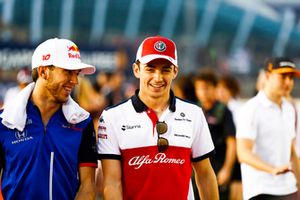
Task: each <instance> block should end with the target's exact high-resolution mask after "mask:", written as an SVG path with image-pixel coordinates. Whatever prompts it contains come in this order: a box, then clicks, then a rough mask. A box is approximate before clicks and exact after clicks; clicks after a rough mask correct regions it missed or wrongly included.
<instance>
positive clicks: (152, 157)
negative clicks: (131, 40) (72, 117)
mask: <svg viewBox="0 0 300 200" xmlns="http://www.w3.org/2000/svg"><path fill="white" fill-rule="evenodd" d="M133 72H134V75H135V77H136V78H138V79H139V90H138V91H136V94H135V95H134V96H133V97H132V98H130V99H129V100H127V101H125V102H123V103H121V104H119V105H117V106H115V107H112V108H109V109H106V110H105V111H104V112H103V114H102V116H101V117H100V120H99V122H100V123H99V137H98V138H99V142H98V147H99V149H98V151H99V153H100V156H101V159H102V160H101V161H102V168H103V175H104V182H103V187H104V198H105V199H122V198H123V199H125V200H127V199H128V200H129V199H130V200H133V199H158V200H160V199H174V200H177V199H178V200H182V199H193V198H194V197H193V194H192V187H190V186H191V185H190V180H191V175H192V167H193V168H194V170H195V177H196V182H197V185H198V189H199V192H200V196H201V198H202V199H211V200H217V199H218V189H217V182H216V176H215V174H214V172H213V169H212V167H211V165H210V161H209V157H210V156H211V155H212V154H213V152H214V145H213V143H212V140H211V137H210V133H209V130H208V127H207V123H206V121H205V118H204V115H203V112H202V111H201V109H200V108H199V107H198V106H196V105H194V104H191V103H187V102H185V101H183V100H180V99H178V98H177V97H175V96H174V94H173V92H172V91H171V83H172V81H173V79H175V78H176V76H177V73H178V63H177V52H176V45H175V43H174V42H173V41H172V40H170V39H168V38H165V37H161V36H155V37H148V38H146V39H145V40H144V41H143V42H142V43H141V45H140V47H139V49H138V52H137V56H136V62H135V63H134V64H133Z"/></svg>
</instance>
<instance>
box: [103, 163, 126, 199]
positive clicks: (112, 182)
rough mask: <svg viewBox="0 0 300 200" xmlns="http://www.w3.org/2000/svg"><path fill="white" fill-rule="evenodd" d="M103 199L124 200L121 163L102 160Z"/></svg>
mask: <svg viewBox="0 0 300 200" xmlns="http://www.w3.org/2000/svg"><path fill="white" fill-rule="evenodd" d="M101 163H102V170H103V197H104V199H105V200H110V199H122V198H123V194H122V179H121V178H122V171H121V161H120V160H114V159H102V160H101Z"/></svg>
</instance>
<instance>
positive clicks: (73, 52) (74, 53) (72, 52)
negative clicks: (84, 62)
mask: <svg viewBox="0 0 300 200" xmlns="http://www.w3.org/2000/svg"><path fill="white" fill-rule="evenodd" d="M68 52H69V53H68V56H69V58H77V59H79V58H80V54H79V48H78V47H77V46H76V45H72V46H70V47H68Z"/></svg>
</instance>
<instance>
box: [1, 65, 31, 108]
mask: <svg viewBox="0 0 300 200" xmlns="http://www.w3.org/2000/svg"><path fill="white" fill-rule="evenodd" d="M30 82H32V78H31V70H30V69H29V68H28V67H23V68H22V69H21V70H20V71H19V72H18V74H17V84H18V85H17V86H15V87H12V88H9V89H8V90H7V92H6V93H5V96H4V106H5V104H7V103H8V102H11V101H12V100H13V99H15V98H16V95H17V94H18V93H19V92H20V91H21V90H22V89H23V88H25V87H26V86H27V85H28V84H29V83H30Z"/></svg>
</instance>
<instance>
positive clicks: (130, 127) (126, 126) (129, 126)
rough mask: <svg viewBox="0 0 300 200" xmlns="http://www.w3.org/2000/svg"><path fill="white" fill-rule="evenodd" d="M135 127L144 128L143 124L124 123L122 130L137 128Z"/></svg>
mask: <svg viewBox="0 0 300 200" xmlns="http://www.w3.org/2000/svg"><path fill="white" fill-rule="evenodd" d="M135 128H142V126H141V125H123V126H122V127H121V130H122V131H125V130H129V129H135Z"/></svg>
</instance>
